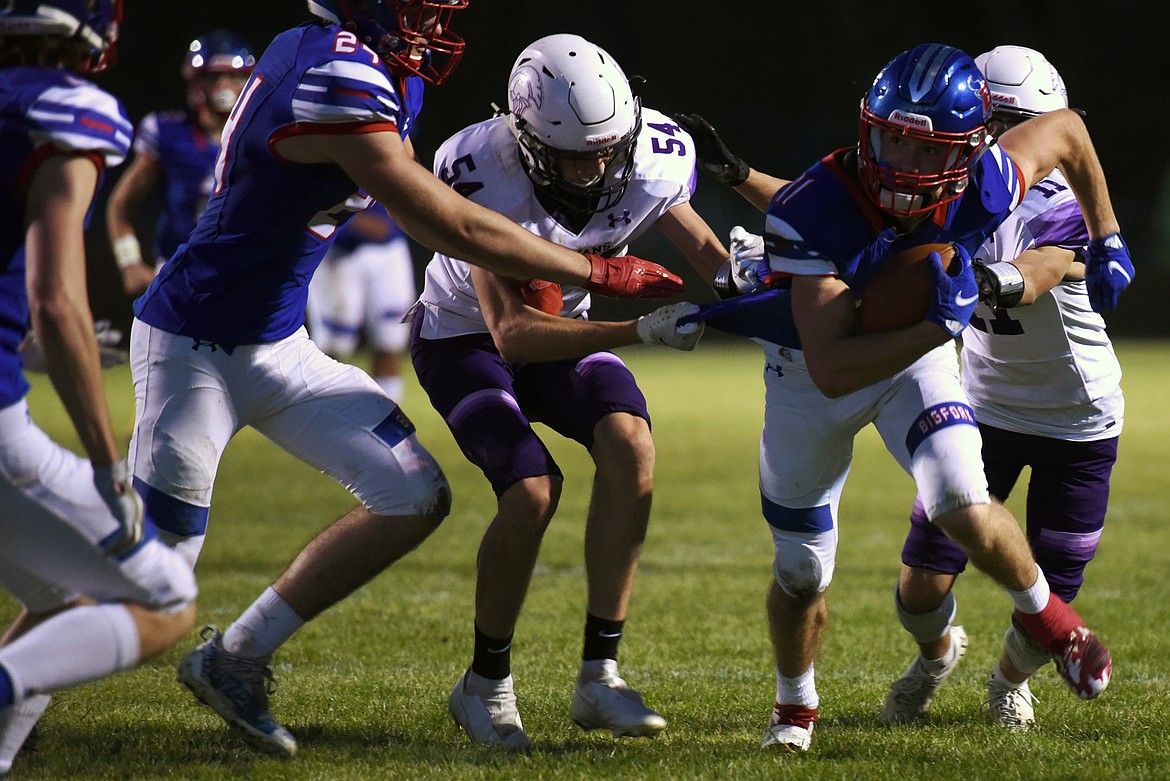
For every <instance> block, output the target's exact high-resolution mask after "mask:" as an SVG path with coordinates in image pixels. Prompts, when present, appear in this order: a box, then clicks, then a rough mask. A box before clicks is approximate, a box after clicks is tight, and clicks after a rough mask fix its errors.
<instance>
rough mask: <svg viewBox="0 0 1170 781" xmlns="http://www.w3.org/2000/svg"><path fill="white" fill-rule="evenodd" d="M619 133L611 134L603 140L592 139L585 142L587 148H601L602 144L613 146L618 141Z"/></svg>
mask: <svg viewBox="0 0 1170 781" xmlns="http://www.w3.org/2000/svg"><path fill="white" fill-rule="evenodd" d="M617 139H618V135H617V133H610V134H609V135H608V136H604V137H602V138H590V139H587V140H586V141H585V146H601V145H602V144H612V143H613V142H614V141H617Z"/></svg>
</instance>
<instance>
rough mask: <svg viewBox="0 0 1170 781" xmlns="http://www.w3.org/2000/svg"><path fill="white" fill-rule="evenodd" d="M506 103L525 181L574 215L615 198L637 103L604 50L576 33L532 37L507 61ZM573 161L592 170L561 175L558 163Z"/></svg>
mask: <svg viewBox="0 0 1170 781" xmlns="http://www.w3.org/2000/svg"><path fill="white" fill-rule="evenodd" d="M508 108H509V109H510V114H509V117H508V122H509V124H510V126H511V128H512V133H513V134H514V135H515V136H516V141H517V142H518V143H519V145H520V158H521V160H522V162H523V164H524V168H525V170H526V171H527V172H528V177H529V179H531V180H532V183H533V185H535V186H536V187H538V188H539V189H540V190H541V191H542V192H544V193H545V194H547V195H549V196H550V197H551V198H553V199H554V200H555V201H556V202H557V203H559V204H561V205H563V206H565V207H567V208H569V209H570V210H572V211H575V212H578V213H586V214H596V213H597V212H599V211H603V210H605V209H608V208H610V207H612V206H613V205H614V204H616V203H617V202H618V201H619V200H620V199H621V197H622V195H623V194H624V193H625V190H626V186H627V184H629V181H630V176H631V175H632V174H633V172H634V146H635V144H636V142H637V139H638V133H639V131H640V130H641V128H642V109H641V104H640V103H639V101H638V99H637V98H635V97H634V95H633V93H632V92H631V90H630V82H629V80H628V79H627V78H626V75H625V73H623V72H622V69H621V68H620V67H619V66H618V64H617V63H616V62H614V59H613V58H612V57H610V56H609V54H608V53H607V52H606V51H605V50H603V49H601V48H600V47H598V46H596V45H594V44H592V43H590V42H589V41H587V40H585V39H584V38H582V37H581V36H579V35H567V34H561V35H550V36H547V37H545V38H541V39H540V40H537V41H535V42H533V43H532V44H531V45H529V46H528V48H526V49H525V50H524V51H522V52H521V53H520V56H519V57H518V58H517V59H516V64H515V65H513V66H512V74H511V76H510V77H509V79H508ZM573 161H577V162H579V163H580V164H581V167H582V168H583V169H585V171H587V172H588V171H592V172H593V173H594V174H595V175H594V176H593V177H592V178H591V179H590V180H587V181H582V180H580V179H573V178H570V177H569V176H566V175H565V173H564V171H563V169H562V166H563V165H568V164H571V163H572V162H573ZM598 161H602V162H603V163H604V172H601V170H600V166H598Z"/></svg>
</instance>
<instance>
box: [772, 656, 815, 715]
mask: <svg viewBox="0 0 1170 781" xmlns="http://www.w3.org/2000/svg"><path fill="white" fill-rule="evenodd" d="M814 670H815V665H811V664H810V665H809V666H808V669H807V670H805V671H804V672H803V673H801V674H800V675H799V676H797V677H796V678H786V677H784V676H783V675H781V674H780V673H779V672H777V673H776V702H778V703H780V704H782V705H800V706H801V707H804V708H815V707H817V706H818V705H820V704H821V698H820V697H819V696H817V682H816V674H815V672H814Z"/></svg>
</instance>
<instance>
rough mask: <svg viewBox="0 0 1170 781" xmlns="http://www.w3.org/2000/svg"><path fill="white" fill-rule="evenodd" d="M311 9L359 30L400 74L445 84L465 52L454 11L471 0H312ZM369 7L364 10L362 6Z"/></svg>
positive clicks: (336, 22) (364, 38)
mask: <svg viewBox="0 0 1170 781" xmlns="http://www.w3.org/2000/svg"><path fill="white" fill-rule="evenodd" d="M308 3H309V12H310V13H312V14H313V15H314V16H318V17H320V18H322V19H324V20H325V21H327V22H331V23H333V24H337V25H340V26H342V27H344V28H345V29H347V30H349V31H350V32H352V33H354V34H355V35H357V37H358V38H359V39H361V41H362V43H364V44H366V45H367V46H369V47H370V48H371V49H373V50H374V51H376V52H377V53H378V56H379V57H381V58H382V61H383V62H385V63H386V66H387V68H388V69H389V71H390V72H391V73H392V74H394V75H396V76H409V75H415V76H422V77H423V78H424V79H426V80H427V81H428V82H430V83H431V84H441V83H443V81H445V80H446V79H447V77H448V76H450V75H451V72H452V71H453V70H455V66H456V65H458V64H459V60H460V58H462V57H463V49H464V46H465V44H464V42H463V39H462V38H460V37H459V36H458V35H455V34H454V33H452V32H451V31H450V24H451V15H452V14H454V13H455V12H456V11H459V10H462V9H464V8H466V7H467V3H468V0H364V1H363V2H359V0H308ZM361 6H364V7H366V8H368V9H369V10H368V12H367V13H364V14H363V13H360V12H359V10H360V7H361Z"/></svg>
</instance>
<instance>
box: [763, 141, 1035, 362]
mask: <svg viewBox="0 0 1170 781" xmlns="http://www.w3.org/2000/svg"><path fill="white" fill-rule="evenodd" d="M1022 186H1023V185H1022V183H1021V180H1020V176H1019V171H1018V170H1017V169H1016V166H1015V164H1014V163H1013V162H1012V161H1011V158H1009V157H1008V156H1007V154H1006V153H1004V151H1003V150H1002V149H1000V148H999V147H998V146H996V145H994V144H993V145H991V146H989V147H987V148H985V150H984V151H983V153H982V154H980V155H979V157H978V158H977V159H976V160H975V161H974V162H973V163H972V164H971V176H970V179H969V181H968V185H967V188H966V190H965V191H964V193H963V195H962V196H960V197H959V198H958V199H957V200H954V201H951V202H950V203H947V204H943V205H942V206H940V207H938V208H937V209H936V210H935V211H934V212H933V213H932V214H931V215H930V217H929V219H928V220H927V222H926V224H925V225H922V226H921V227H919V228H917V229H915V231H914V232H913V233H911V234H909V235H900V234H899V232H898V231H897V229H896V228H895V227H893V226H892V225H891V224H890V222H889V220H888V219H887V217H886V215H885V214H884V213H883V212H882V211H881V210H880V209H878V207H877V206H875V205H874V204H873V202H872V201H870V200H869V199H868V198H867V197H866V195H865V193H864V192H863V191H862V190H861V186H860V184H859V183H858V180H857V175H856V150H854V149H843V150H838V151H837V152H834V153H833V154H831V155H829V156H828V157H826V158H824V159H823V160H821V161H820V162H819V163H817V164H816V165H814V166H813V167H812V168H810V169H808V170H807V171H805V172H804V173H803V174H802V175H801V176H800V177H799V178H798V179H796V180H794V181H793V182H791V183H790V184H788V185H785V186H784V187H782V188H781V189H780V190H779V191H777V193H776V194H775V195H774V196H773V198H772V202H771V204H770V205H769V206H768V213H767V218H766V222H765V225H764V246H765V249H766V250H767V254H768V262H769V264H770V265H771V267H772V269H773V271H777V272H780V273H781V274H784V275H788V276H802V275H813V276H833V277H837V278H839V279H841V280H842V281H844V282H845V283H846V284H847V285H849V287H850V288H851V289H852V291H853V294H854V295H855V296H856V297H857V298H858V299H860V298H862V297H864V295H865V288H866V286H867V285H868V284H869V280H870V279H871V278H872V276H873V273H874V271H875V270H876V268H877V267H878V266H880V265H881V263H882V262H883V261H884V260H885V259H886V258H888V257H890V256H892V255H895V254H897V253H899V252H902V251H903V250H906V249H908V248H910V247H913V246H917V245H919V244H931V243H935V242H953V243H957V244H962V245H963V246H964V247H965V248H966V249H967V250H968V251H969V252H971V253H972V254H973V253H974V252H975V250H977V249H978V248H979V246H980V245H981V244H982V243H983V241H984V240H985V239H986V238H987V237H988V236H989V235H991V233H992V232H994V231H995V229H996V227H998V226H999V224H1000V223H1001V222H1003V221H1004V219H1005V218H1006V217H1007V216H1008V214H1010V212H1011V210H1012V209H1013V208H1015V207H1016V206H1017V205H1018V204H1019V203H1020V200H1021V199H1022V198H1023V190H1022V189H1021V188H1022ZM775 301H776V303H775V304H774V305H772V306H769V307H768V312H767V317H760V318H758V319H759V320H760V327H759V328H758V329H757V331H756V332H755V333H753V334H751V335H753V336H757V337H759V338H763V339H766V340H767V341H770V342H773V343H775V344H780V345H783V346H785V347H794V348H799V347H800V339H799V337H798V335H797V332H796V325H795V323H794V322H793V319H792V308H791V306H790V300H789V298H788V297H787V296H780V297H778V298H777V299H775Z"/></svg>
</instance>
